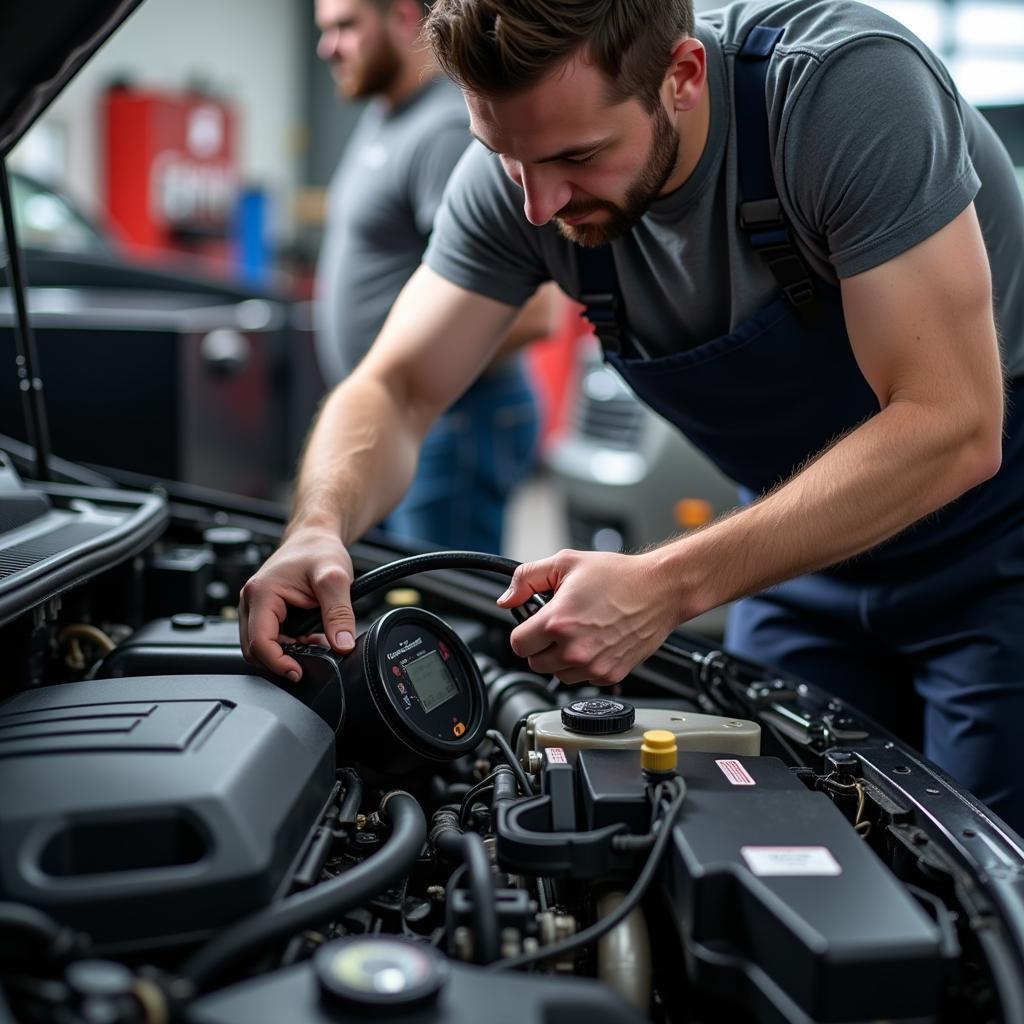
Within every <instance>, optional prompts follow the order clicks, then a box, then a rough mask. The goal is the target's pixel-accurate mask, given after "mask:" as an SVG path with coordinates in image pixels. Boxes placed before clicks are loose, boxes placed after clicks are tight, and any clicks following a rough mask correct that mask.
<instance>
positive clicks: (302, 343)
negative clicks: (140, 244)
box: [0, 173, 323, 499]
mask: <svg viewBox="0 0 1024 1024" xmlns="http://www.w3.org/2000/svg"><path fill="white" fill-rule="evenodd" d="M10 177H11V185H12V199H13V207H14V213H15V222H16V224H17V227H18V230H19V240H20V242H21V244H22V250H23V256H24V261H25V270H26V278H27V283H28V304H29V309H30V312H31V313H32V314H33V323H34V330H35V335H36V341H37V345H38V348H39V360H40V365H41V368H42V378H43V380H45V382H46V389H47V392H48V396H49V403H48V404H49V407H50V428H51V432H52V444H53V450H54V452H55V453H56V454H58V455H62V456H64V457H66V458H70V459H77V460H82V461H88V462H90V463H93V464H97V465H101V466H105V467H111V468H117V469H123V470H129V471H133V472H138V473H140V474H144V475H146V476H148V477H151V478H160V479H166V480H177V481H182V482H186V483H190V484H196V485H200V486H205V487H213V488H216V489H219V490H223V491H230V492H233V493H237V494H242V495H246V496H248V497H253V498H271V499H277V498H281V497H283V495H284V494H285V491H286V489H287V486H288V481H289V479H290V477H291V474H292V472H293V467H294V464H295V460H296V458H297V455H298V451H299V447H300V445H301V443H302V439H303V437H304V435H305V432H306V429H307V428H308V425H309V421H310V418H311V417H312V415H313V411H314V409H315V407H316V403H317V402H318V401H319V399H320V397H321V395H322V393H323V382H322V380H321V378H320V375H319V371H318V369H317V366H316V360H315V355H314V351H313V344H312V330H311V325H310V323H309V317H308V315H305V313H304V311H303V309H302V308H301V307H297V306H296V305H295V304H293V303H292V302H291V301H289V300H288V298H287V297H286V296H284V295H283V294H280V293H277V292H275V291H273V290H271V289H262V290H257V289H252V288H246V287H243V286H240V285H237V284H235V283H234V282H232V281H231V280H229V279H227V278H224V277H219V276H217V275H215V274H211V273H206V272H204V269H203V267H202V266H197V264H196V262H195V261H187V260H185V259H184V258H171V257H163V258H161V260H160V261H159V262H143V261H140V260H139V259H137V258H135V257H133V256H131V255H129V254H128V253H126V252H123V251H122V250H121V249H120V247H119V246H118V245H117V243H116V242H115V241H114V240H113V239H112V238H111V237H110V236H109V235H107V234H106V233H105V232H104V231H103V230H102V229H101V228H100V227H99V226H98V225H96V224H95V223H94V222H93V221H92V220H91V219H90V218H89V217H87V216H86V215H85V214H84V213H82V212H81V211H80V210H79V209H78V208H77V207H76V206H75V204H74V203H72V202H71V201H70V200H69V199H68V198H67V197H66V196H64V195H62V194H61V193H60V192H58V191H56V190H55V189H53V188H50V187H49V186H47V185H46V184H44V183H43V182H40V181H37V180H35V179H33V178H31V177H28V176H26V175H23V174H17V173H12V174H11V176H10ZM4 263H6V254H5V253H4V252H3V251H0V265H2V264H4ZM3 284H4V285H6V284H7V282H6V280H4V281H3ZM13 332H14V309H13V304H12V301H11V298H10V289H9V287H0V364H3V365H11V366H13V365H14V353H15V345H14V333H13ZM126 423H130V424H131V429H130V430H127V431H126V430H125V424H126ZM0 433H2V434H7V435H9V436H12V437H15V438H18V439H25V437H26V434H25V426H24V417H23V413H22V403H21V401H20V400H19V394H18V389H17V383H16V381H15V380H14V379H13V378H12V377H10V376H7V377H5V378H0Z"/></svg>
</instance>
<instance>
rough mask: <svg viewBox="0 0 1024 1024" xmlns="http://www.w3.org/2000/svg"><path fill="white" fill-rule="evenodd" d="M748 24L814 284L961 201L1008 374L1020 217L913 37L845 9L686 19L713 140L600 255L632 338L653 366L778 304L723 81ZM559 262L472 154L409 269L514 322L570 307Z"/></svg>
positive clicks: (788, 8)
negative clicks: (970, 221)
mask: <svg viewBox="0 0 1024 1024" xmlns="http://www.w3.org/2000/svg"><path fill="white" fill-rule="evenodd" d="M754 24H763V25H770V26H782V25H784V26H785V27H786V32H785V35H784V36H783V37H782V40H781V41H780V43H779V44H778V46H777V48H776V50H775V53H774V55H773V57H772V60H771V63H770V68H769V74H768V82H767V88H766V93H767V111H768V121H769V135H770V148H771V156H772V165H773V169H774V174H775V182H776V187H777V188H778V193H779V198H780V200H781V202H782V205H783V207H784V209H785V211H786V213H787V215H788V217H789V219H790V221H791V223H792V226H793V229H794V233H795V238H796V242H797V245H798V247H799V248H800V250H801V252H802V253H803V254H804V256H805V258H806V259H807V261H808V263H809V265H810V266H811V268H812V269H813V270H814V272H815V273H816V274H817V275H819V276H820V277H821V278H823V279H824V280H826V281H829V282H831V283H836V282H837V281H838V280H839V279H840V278H846V277H850V276H852V275H854V274H858V273H861V272H863V271H865V270H868V269H870V268H872V267H875V266H877V265H879V264H880V263H884V262H885V261H886V260H889V259H891V258H892V257H894V256H896V255H898V254H900V253H902V252H904V251H906V250H907V249H909V248H911V247H912V246H914V245H916V244H917V243H918V242H921V241H922V240H924V239H925V238H927V237H929V236H930V235H932V234H934V233H935V232H936V231H937V230H938V229H939V228H941V227H943V226H944V225H945V224H947V223H949V222H950V221H951V220H953V218H954V217H956V216H957V214H959V213H960V212H961V211H963V209H964V208H965V207H966V206H967V205H968V204H969V203H970V202H971V201H972V200H974V201H975V203H976V207H977V211H978V216H979V219H980V222H981V226H982V231H983V233H984V236H985V242H986V246H987V248H988V253H989V259H990V262H991V265H992V274H993V285H994V289H995V294H996V301H997V318H998V322H999V324H1000V326H1001V330H1002V335H1003V345H1004V353H1005V360H1006V364H1007V368H1008V370H1009V372H1010V373H1011V375H1016V376H1020V375H1021V374H1024V260H1022V258H1021V254H1022V252H1024V203H1022V199H1021V194H1020V190H1019V188H1018V186H1017V182H1016V178H1015V175H1014V171H1013V167H1012V164H1011V163H1010V160H1009V157H1008V156H1007V154H1006V151H1005V149H1004V148H1003V146H1002V144H1001V143H1000V141H999V139H998V137H997V136H996V135H995V133H994V132H993V131H992V129H991V128H990V127H989V125H988V124H987V122H986V121H985V120H984V119H983V118H982V117H981V115H980V114H978V113H977V111H975V110H974V109H973V108H971V107H970V106H969V105H968V104H966V103H965V102H964V101H963V100H962V99H961V98H960V96H959V95H958V93H957V91H956V89H955V87H954V85H953V83H952V81H951V79H950V77H949V74H948V72H947V71H946V69H945V68H944V66H943V65H942V63H941V62H940V61H939V60H938V58H936V57H935V56H934V55H933V54H932V53H930V51H928V49H927V48H926V47H925V46H924V44H923V43H921V42H920V41H919V40H918V39H917V38H916V37H915V36H913V35H912V34H911V33H910V32H909V31H908V30H907V29H905V28H903V27H902V26H901V25H899V24H898V23H897V22H895V21H893V20H892V19H890V18H888V17H887V16H886V15H884V14H882V13H880V12H879V11H876V10H875V9H873V8H869V7H866V6H863V5H861V4H857V3H852V2H849V0H771V2H767V3H764V2H741V3H737V4H733V5H732V6H730V7H727V8H723V9H721V10H718V11H714V12H710V13H707V14H705V15H704V16H702V17H701V18H700V20H699V22H698V27H697V35H698V37H699V39H700V40H701V42H702V43H703V44H704V46H705V47H706V49H707V54H708V88H709V90H710V97H711V123H710V129H709V135H708V141H707V145H706V147H705V150H704V153H703V155H702V156H701V159H700V161H699V163H698V165H697V167H696V169H695V170H694V172H693V174H692V175H691V176H690V177H689V179H688V180H687V181H686V182H684V184H683V185H682V186H680V188H678V189H677V190H675V191H674V192H672V193H671V194H669V195H667V196H664V197H662V198H660V199H658V200H657V201H656V202H654V203H653V204H652V205H651V207H650V209H649V210H648V211H647V213H646V214H645V215H644V217H643V218H642V219H641V220H640V222H639V223H638V224H636V225H635V226H634V228H633V229H632V230H631V231H630V232H628V233H627V234H626V235H625V236H624V237H623V238H621V239H619V240H618V241H616V242H614V243H612V251H613V254H614V259H615V265H616V269H617V272H618V276H619V281H620V286H621V288H622V294H623V300H624V304H625V307H626V314H627V316H628V318H629V323H630V326H631V328H632V330H633V332H634V333H635V335H636V336H637V337H638V339H639V340H640V341H641V344H642V346H643V348H644V350H645V351H646V352H647V353H648V354H649V355H653V356H657V355H663V354H668V353H672V352H677V351H680V350H681V349H684V348H687V347H690V346H693V345H695V344H698V343H700V342H703V341H707V340H710V339H711V338H714V337H717V336H719V335H722V334H726V333H729V332H730V331H732V330H733V329H734V328H735V327H736V326H737V325H739V324H740V323H742V322H743V321H744V320H746V319H748V318H749V317H750V316H752V315H753V314H754V313H756V312H757V311H758V310H759V309H760V308H762V307H763V306H765V305H767V304H768V302H769V301H771V299H773V298H774V297H775V296H776V295H777V294H778V287H777V285H776V283H775V281H774V279H773V278H772V276H771V273H770V272H769V270H768V269H767V267H766V266H765V264H764V262H763V260H762V259H761V258H760V257H759V256H758V255H757V254H756V253H755V252H754V251H753V250H752V249H751V247H750V244H749V242H748V240H747V238H746V236H745V235H744V234H743V232H742V231H741V230H740V229H739V226H738V223H737V215H736V211H737V207H738V204H739V186H738V180H737V140H736V125H735V117H734V113H733V102H732V90H733V65H734V61H735V58H736V54H737V52H738V50H739V49H740V46H741V45H742V43H743V40H744V39H745V37H746V34H747V32H748V31H749V29H750V28H751V27H752V26H753V25H754ZM573 250H574V246H573V244H572V243H571V242H569V241H567V240H565V239H563V238H562V237H561V235H559V233H558V231H557V229H556V228H555V227H554V225H552V224H547V225H545V226H543V227H541V228H535V227H532V226H531V225H530V224H529V222H528V221H527V220H526V217H525V215H524V213H523V204H522V193H521V192H520V190H519V188H518V187H517V186H516V185H514V184H513V183H512V182H511V181H510V180H509V178H508V177H507V176H506V175H505V173H504V172H503V170H502V168H501V164H500V161H498V160H497V159H496V158H495V157H493V156H492V155H491V154H489V153H488V152H487V151H486V150H485V149H484V147H482V146H480V145H479V144H474V145H472V146H471V147H470V149H469V150H467V152H466V154H465V156H464V157H463V159H462V161H461V163H460V165H459V167H458V168H457V169H456V171H455V174H454V175H453V177H452V181H451V182H450V184H449V187H448V190H447V192H446V194H445V201H444V204H443V205H442V208H441V210H440V211H439V212H438V217H437V221H436V223H435V229H434V234H433V236H432V238H431V242H430V246H429V247H428V249H427V253H426V256H425V260H426V262H427V264H428V265H429V266H430V267H431V268H432V269H434V270H435V271H437V272H438V273H439V274H441V275H443V276H444V277H446V278H448V279H449V280H451V281H453V282H455V283H456V284H458V285H461V286H462V287H464V288H468V289H470V290H472V291H475V292H478V293H480V294H483V295H486V296H488V297H490V298H493V299H497V300H498V301H500V302H505V303H508V304H510V305H519V304H520V303H521V302H522V301H523V299H524V298H525V297H526V296H528V295H529V294H530V293H531V292H532V291H533V289H534V288H535V287H536V286H537V284H538V283H539V282H540V281H542V280H544V279H546V278H549V277H550V278H553V279H554V280H555V281H557V282H558V284H559V285H560V286H561V288H562V289H563V290H564V291H565V292H567V293H568V294H569V295H572V296H574V297H577V298H578V297H579V294H580V287H579V279H578V272H577V267H576V260H575V256H574V252H573Z"/></svg>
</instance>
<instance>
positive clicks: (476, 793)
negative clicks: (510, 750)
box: [459, 765, 510, 829]
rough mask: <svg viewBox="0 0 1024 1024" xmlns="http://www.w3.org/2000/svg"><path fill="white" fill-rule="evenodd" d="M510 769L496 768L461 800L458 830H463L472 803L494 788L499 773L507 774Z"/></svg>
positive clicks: (501, 766)
mask: <svg viewBox="0 0 1024 1024" xmlns="http://www.w3.org/2000/svg"><path fill="white" fill-rule="evenodd" d="M507 771H510V769H508V768H506V767H505V766H504V765H498V767H497V768H495V769H494V771H493V772H491V774H490V775H488V776H487V778H486V779H483V780H481V781H480V782H478V783H477V784H476V785H475V786H474V787H473V788H472V789H471V790H470V791H469V792H468V793H467V794H466V795H465V796H464V797H463V798H462V806H461V807H460V809H459V828H461V829H465V827H466V819H467V818H468V817H469V810H470V808H471V807H472V806H473V804H474V802H476V801H477V800H479V799H480V797H481V796H483V794H484V793H485V792H486V791H487V790H488V789H491V788H492V787H493V786H494V780H495V779H496V778H497V777H498V775H499V774H500V773H501V772H507Z"/></svg>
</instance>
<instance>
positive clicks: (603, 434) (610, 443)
mask: <svg viewBox="0 0 1024 1024" xmlns="http://www.w3.org/2000/svg"><path fill="white" fill-rule="evenodd" d="M598 374H601V375H603V377H604V379H602V378H600V377H598V376H597V375H598ZM643 422H644V421H643V409H642V408H641V407H640V403H639V402H638V401H637V400H636V398H635V397H634V396H633V395H632V394H631V393H630V392H628V391H626V390H625V389H624V388H623V386H622V384H621V383H620V382H619V381H618V379H617V378H615V377H614V376H613V375H612V374H611V373H610V372H609V371H608V370H604V369H600V370H591V371H590V373H588V374H587V376H586V377H585V378H584V381H583V387H581V388H580V393H579V397H578V400H577V402H576V407H575V409H574V412H573V426H574V428H575V430H576V432H577V433H578V434H579V435H580V436H581V437H584V438H587V439H588V440H591V441H597V442H599V443H601V444H603V445H606V446H607V447H609V448H617V449H621V450H623V451H633V450H634V449H635V448H636V447H637V445H638V443H639V441H640V434H641V432H642V430H643Z"/></svg>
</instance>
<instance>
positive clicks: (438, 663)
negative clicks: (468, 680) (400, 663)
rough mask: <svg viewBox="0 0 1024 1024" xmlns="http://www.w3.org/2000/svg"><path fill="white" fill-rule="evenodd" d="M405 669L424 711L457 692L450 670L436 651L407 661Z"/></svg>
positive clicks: (438, 705)
mask: <svg viewBox="0 0 1024 1024" xmlns="http://www.w3.org/2000/svg"><path fill="white" fill-rule="evenodd" d="M405 671H406V672H408V673H409V682H410V683H412V688H413V689H414V690H415V691H416V696H417V697H419V699H420V704H421V705H423V710H424V711H428V712H429V711H433V710H434V708H436V707H440V706H441V705H442V704H443V703H444V702H445V701H446V700H451V699H452V697H454V696H455V695H456V694H457V693H458V692H459V688H458V686H457V685H456V683H455V680H454V678H452V674H451V672H449V671H448V668H447V666H446V665H445V663H444V662H443V661H442V660H441V655H440V654H438V653H437V651H431V652H430V653H429V654H425V655H423V657H422V658H416V659H415V660H414V661H410V662H408V663H407V664H406V666H405Z"/></svg>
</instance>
